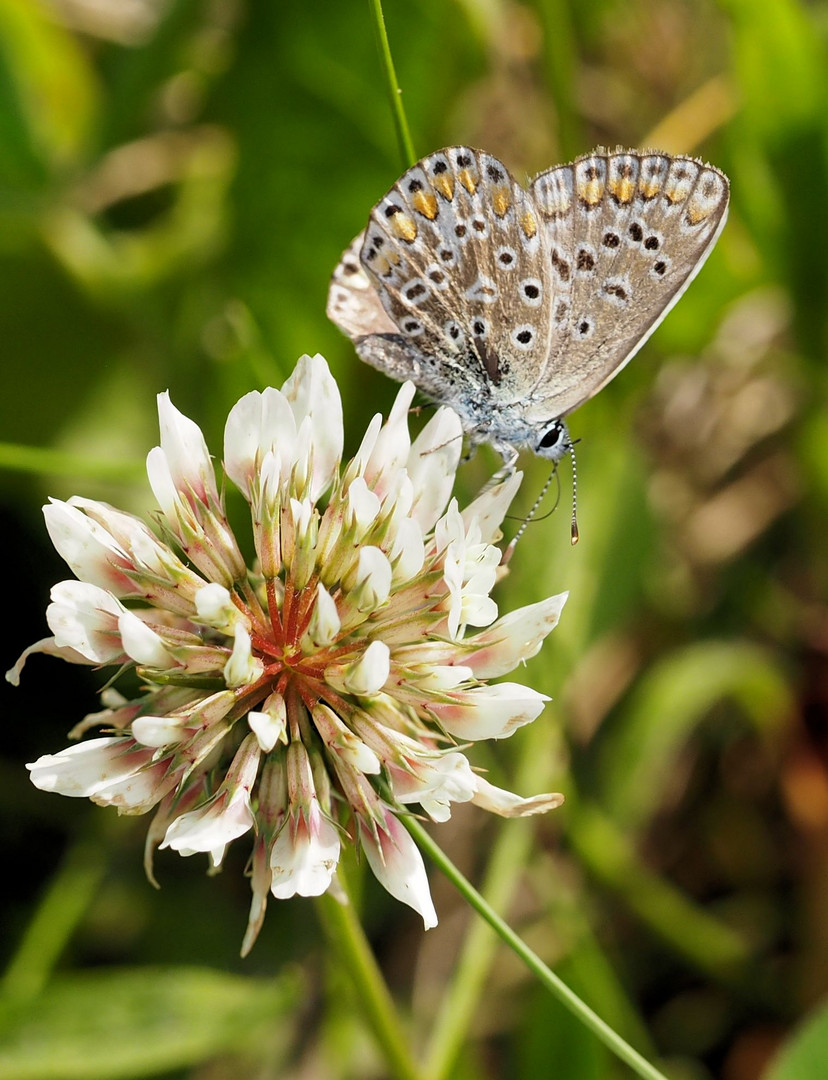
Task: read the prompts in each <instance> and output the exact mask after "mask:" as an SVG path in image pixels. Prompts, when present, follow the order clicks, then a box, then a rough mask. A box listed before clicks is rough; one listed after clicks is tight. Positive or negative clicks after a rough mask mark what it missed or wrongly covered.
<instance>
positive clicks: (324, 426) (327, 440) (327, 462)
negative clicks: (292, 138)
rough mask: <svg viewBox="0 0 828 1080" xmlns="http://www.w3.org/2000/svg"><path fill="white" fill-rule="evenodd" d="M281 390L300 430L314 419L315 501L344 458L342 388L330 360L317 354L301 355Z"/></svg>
mask: <svg viewBox="0 0 828 1080" xmlns="http://www.w3.org/2000/svg"><path fill="white" fill-rule="evenodd" d="M282 393H283V394H284V396H285V398H286V399H287V401H288V402H289V404H290V406H291V408H292V409H293V415H294V417H295V418H296V427H297V429H299V428H300V427H301V425H302V423H303V422H304V421H305V419H306V418H309V419H310V421H311V430H310V456H311V463H312V466H313V478H312V482H311V488H310V492H309V494H310V497H311V499H313V500H316V499H318V498H319V496H320V495H321V493H322V492H323V491H324V490H325V489H326V488H327V487H328V485H329V484H330V483H331V481H332V480H333V477H334V473H335V471H336V469H337V466H338V465H339V462H340V459H341V458H342V446H343V442H344V429H343V423H342V401H341V399H340V396H339V388H338V386H337V385H336V380H335V379H334V377H333V376H332V375H331V372H330V369H329V368H328V364H327V361H326V360H325V359H324V357H322V356H320V355H319V354H318V353H317V354H316V356H302V357H300V359H299V362H298V363H297V365H296V367H295V368H294V370H293V374H292V375H291V376H290V378H289V379H288V380H287V382H286V383H285V384H284V386H283V387H282Z"/></svg>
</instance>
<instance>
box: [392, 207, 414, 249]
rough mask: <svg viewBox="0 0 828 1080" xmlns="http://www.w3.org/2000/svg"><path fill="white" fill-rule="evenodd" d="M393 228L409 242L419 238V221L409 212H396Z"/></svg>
mask: <svg viewBox="0 0 828 1080" xmlns="http://www.w3.org/2000/svg"><path fill="white" fill-rule="evenodd" d="M391 229H392V231H393V232H395V233H396V235H397V236H398V237H399V238H400V239H401V240H405V241H406V242H407V243H409V244H410V243H412V242H413V241H414V240H416V239H417V223H416V222H415V221H414V219H413V218H410V217H409V216H408V214H395V215H394V216H393V217H392V218H391Z"/></svg>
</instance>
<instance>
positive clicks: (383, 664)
mask: <svg viewBox="0 0 828 1080" xmlns="http://www.w3.org/2000/svg"><path fill="white" fill-rule="evenodd" d="M390 658H391V654H390V651H389V649H388V646H387V645H386V644H385V642H384V641H372V642H371V644H370V645H369V646H368V648H367V649H366V650H365V652H364V653H363V654H362V656H361V657H360V658H359V660H357V661H356V662H355V663H352V664H331V665H330V667H327V668H325V680H326V682H329V683H330V684H331V685H332V686H334V687H336V688H337V689H340V690H344V691H346V692H347V693H349V694H357V695H360V696H362V697H368V696H369V695H371V694H376V693H377V692H378V691H380V690H381V689H382V688H383V686H384V685H385V683H386V682H387V680H388V675H389V672H390V669H391V659H390Z"/></svg>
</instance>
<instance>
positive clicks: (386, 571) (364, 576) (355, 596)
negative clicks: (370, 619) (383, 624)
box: [346, 545, 393, 612]
mask: <svg viewBox="0 0 828 1080" xmlns="http://www.w3.org/2000/svg"><path fill="white" fill-rule="evenodd" d="M351 576H352V578H353V583H351V581H348V584H347V586H346V589H347V599H348V601H349V602H350V603H353V604H355V606H356V608H357V610H358V611H361V612H369V611H375V610H376V609H377V608H378V607H379V606H380V605H381V604H384V603H385V601H386V600H387V599H388V596H389V593H390V592H391V581H392V576H393V573H392V570H391V563H390V562H389V561H388V559H387V557H386V556H385V555H384V554H383V552H382V551H380V549H379V548H378V547H371V546H370V545H369V546H368V547H363V548H360V552H359V559H358V561H357V565H356V569H355V570H354V572H353V575H351Z"/></svg>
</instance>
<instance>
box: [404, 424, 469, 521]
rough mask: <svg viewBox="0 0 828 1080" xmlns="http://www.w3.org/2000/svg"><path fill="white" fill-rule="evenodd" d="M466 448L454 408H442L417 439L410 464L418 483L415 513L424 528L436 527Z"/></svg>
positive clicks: (416, 484) (416, 518) (415, 517)
mask: <svg viewBox="0 0 828 1080" xmlns="http://www.w3.org/2000/svg"><path fill="white" fill-rule="evenodd" d="M462 450H463V429H462V427H461V424H460V418H459V417H458V415H457V413H456V412H454V410H453V409H447V408H445V407H443V408H440V409H438V410H437V412H436V413H435V414H434V416H432V418H431V420H429V422H428V423H427V424H426V426H425V427H424V428H423V430H422V431H421V432H420V434H419V435H418V436H417V438H416V439H415V441H414V444H413V445H412V447H411V453H410V454H409V455H408V463H407V469H408V475H409V476H410V477H411V480H412V482H413V484H414V506H413V507H412V510H411V516H412V517H413V518H414V520H415V521H417V522H419V524H420V525H422V527H423V530H424V531H427V530H429V529H431V528H432V527H433V525H434V523H435V522H436V521H437V519H438V518H439V517H440V515H441V514H442V513H443V510H444V509H445V507H446V503H447V502H448V501H449V498H450V497H451V489H452V487H453V486H454V475H455V473H456V472H457V466H458V465H459V464H460V454H461V452H462Z"/></svg>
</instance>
